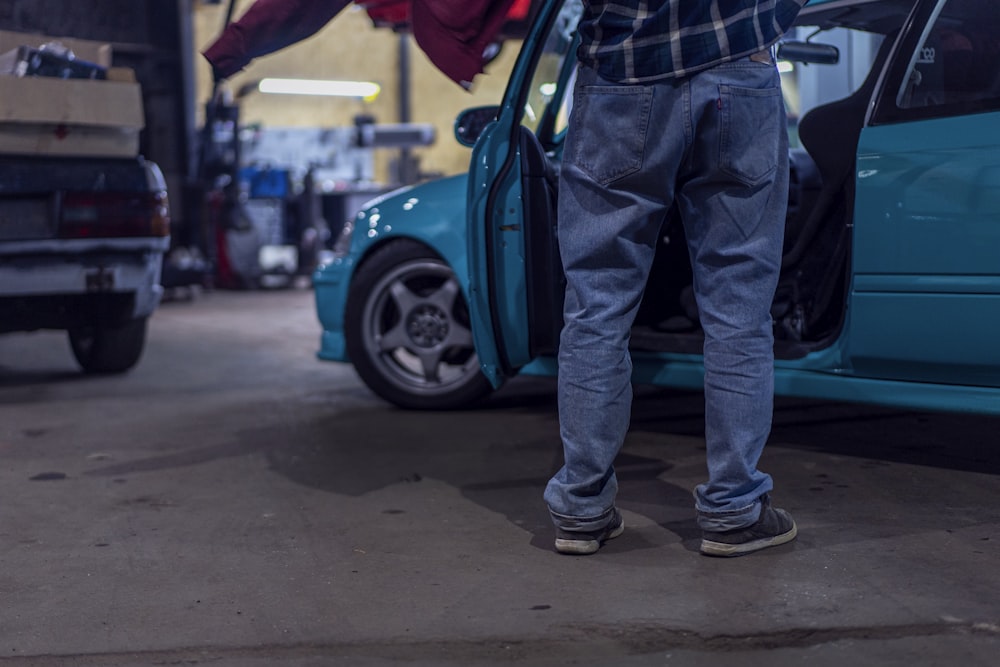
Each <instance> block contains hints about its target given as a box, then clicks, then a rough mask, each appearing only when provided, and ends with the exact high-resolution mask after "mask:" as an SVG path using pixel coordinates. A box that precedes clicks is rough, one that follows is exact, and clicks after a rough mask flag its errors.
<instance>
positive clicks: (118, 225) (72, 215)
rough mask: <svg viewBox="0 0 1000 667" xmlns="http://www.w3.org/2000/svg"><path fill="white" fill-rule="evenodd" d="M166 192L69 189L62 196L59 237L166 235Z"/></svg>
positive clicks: (168, 209)
mask: <svg viewBox="0 0 1000 667" xmlns="http://www.w3.org/2000/svg"><path fill="white" fill-rule="evenodd" d="M169 235H170V207H169V205H168V204H167V193H166V192H154V193H145V194H120V193H104V192H102V193H87V192H70V193H67V194H66V195H64V196H63V199H62V206H61V212H60V216H59V238H64V239H86V238H112V237H135V236H144V237H148V236H169Z"/></svg>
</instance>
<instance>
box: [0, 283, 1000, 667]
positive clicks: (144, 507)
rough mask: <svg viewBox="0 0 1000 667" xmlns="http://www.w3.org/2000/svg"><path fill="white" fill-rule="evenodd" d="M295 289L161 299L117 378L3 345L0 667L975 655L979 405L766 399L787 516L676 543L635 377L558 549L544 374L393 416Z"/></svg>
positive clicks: (998, 486) (663, 426) (996, 610)
mask: <svg viewBox="0 0 1000 667" xmlns="http://www.w3.org/2000/svg"><path fill="white" fill-rule="evenodd" d="M317 339H318V325H317V323H316V319H315V316H314V312H313V305H312V295H311V293H310V292H308V291H306V290H299V291H281V292H265V293H225V292H215V293H209V294H205V295H201V296H200V297H198V298H196V299H194V300H193V301H179V302H172V303H167V304H164V305H163V306H162V307H161V308H160V310H159V311H158V312H157V313H156V315H155V316H154V318H153V319H152V321H151V323H150V340H149V345H148V347H147V350H146V354H145V357H144V359H143V361H142V362H141V363H140V365H139V367H137V368H136V369H135V370H134V371H133V372H131V373H130V374H128V375H125V376H122V377H109V378H90V377H83V376H81V375H80V374H78V372H77V370H76V367H75V365H74V363H73V361H72V358H71V356H70V354H69V351H68V348H67V345H66V342H65V337H64V336H63V335H62V334H58V333H37V334H31V335H9V336H3V337H0V489H2V490H0V565H2V567H0V600H2V605H0V663H4V664H6V663H10V664H11V665H19V666H20V665H46V666H49V665H51V666H54V667H62V666H68V665H73V666H82V667H89V666H100V667H116V666H124V665H128V666H132V665H201V664H205V665H213V666H223V667H263V666H265V665H276V664H281V665H290V666H292V667H313V666H319V665H361V666H362V667H366V666H373V665H395V664H407V665H455V666H459V665H461V666H469V665H471V666H476V665H504V664H512V663H515V662H516V663H520V664H528V665H564V664H565V665H568V664H572V665H624V666H626V667H629V666H646V665H700V664H712V665H728V664H733V665H741V666H747V665H751V666H752V665H765V664H766V665H799V664H806V663H808V664H809V665H810V667H826V666H841V665H848V664H852V663H853V664H855V665H907V666H910V665H991V666H992V665H996V664H997V657H996V656H997V654H998V651H1000V503H998V500H997V499H998V498H1000V429H998V427H1000V420H997V419H995V418H986V417H977V416H969V415H953V414H930V413H915V412H903V411H895V410H888V409H883V408H873V407H858V406H850V405H843V404H832V403H823V402H815V401H779V403H778V406H777V410H776V416H775V420H776V425H775V429H774V433H773V437H772V441H771V444H770V445H769V447H768V449H767V450H766V452H765V455H764V460H763V463H762V468H764V469H765V470H767V471H769V472H771V473H772V474H773V475H774V477H775V480H776V484H777V491H776V493H775V501H776V503H777V504H779V505H781V506H784V507H786V508H788V509H789V510H790V511H792V512H793V514H794V516H795V517H796V519H797V521H798V523H799V526H800V531H801V534H800V538H799V540H798V541H796V542H795V543H793V544H790V545H787V546H783V547H778V548H775V549H772V550H769V551H767V552H762V553H759V554H755V555H753V556H749V557H746V558H741V559H733V560H718V559H709V558H705V557H702V556H699V555H698V553H697V544H698V533H697V531H696V529H695V526H694V523H693V520H692V519H693V514H692V507H691V495H690V494H691V489H692V488H693V487H694V485H695V484H697V483H698V482H699V481H701V479H702V475H703V468H704V461H703V456H704V455H703V451H702V444H701V439H700V433H701V421H702V413H701V397H700V395H698V394H692V393H681V392H670V391H662V390H653V389H644V390H640V391H639V393H638V400H637V402H636V406H635V415H634V423H633V430H632V433H631V435H630V437H629V440H628V442H627V443H626V446H625V449H624V452H623V454H622V457H621V460H620V466H619V471H620V477H621V482H622V492H621V497H620V506H621V507H622V509H623V511H624V515H625V519H626V523H627V526H628V529H627V530H626V532H625V534H624V535H623V536H622V537H621V538H619V539H618V540H615V541H614V542H611V543H609V544H608V545H607V546H606V547H605V548H604V549H602V550H601V552H599V553H598V554H597V555H595V556H591V557H586V558H579V557H578V558H574V557H567V556H560V555H558V554H556V553H554V552H553V551H552V548H551V543H552V530H551V527H550V525H549V523H548V518H547V514H546V510H545V507H544V505H543V504H542V501H541V492H542V488H543V486H544V484H545V481H546V479H547V477H548V476H549V475H550V474H551V472H552V471H553V470H554V469H555V467H556V466H557V464H558V461H559V458H560V450H559V444H558V438H557V433H558V431H557V421H556V413H555V405H554V402H553V385H552V382H551V381H549V380H537V379H536V380H532V379H522V380H519V381H515V382H512V383H511V384H510V385H508V386H507V387H506V388H505V389H504V390H503V391H501V392H500V393H498V394H497V395H496V396H495V397H494V398H493V399H492V400H491V401H490V402H489V403H488V404H487V405H485V406H483V407H482V408H479V409H476V410H473V411H464V412H451V413H415V412H406V411H400V410H397V409H394V408H392V407H390V406H388V405H386V404H385V403H383V402H381V401H380V400H378V399H376V398H375V397H374V396H373V395H372V394H371V393H370V392H368V390H367V389H366V388H365V387H364V386H363V385H361V383H360V382H359V380H358V379H357V377H356V376H355V374H354V371H353V370H352V369H351V367H349V366H344V365H340V364H331V363H325V362H320V361H317V360H316V359H315V357H314V353H315V349H316V345H317Z"/></svg>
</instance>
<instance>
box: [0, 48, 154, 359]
mask: <svg viewBox="0 0 1000 667" xmlns="http://www.w3.org/2000/svg"><path fill="white" fill-rule="evenodd" d="M55 43H58V45H59V47H60V49H66V48H68V49H70V50H72V51H73V52H76V53H77V54H82V55H81V60H85V61H87V62H88V63H96V64H97V65H98V66H99V68H100V79H101V80H91V79H88V78H61V77H59V76H51V75H50V76H37V75H24V74H23V72H21V73H12V72H9V71H8V72H5V73H0V334H3V333H8V332H14V331H34V330H37V329H61V330H65V331H67V332H68V334H69V342H70V346H71V348H72V350H73V354H74V356H75V358H76V360H77V362H78V363H79V365H80V367H81V368H82V369H83V370H84V371H86V372H89V373H121V372H124V371H127V370H129V369H130V368H132V367H133V366H134V365H135V364H136V362H138V360H139V358H140V356H141V355H142V350H143V347H144V344H145V338H146V324H147V320H148V318H149V316H150V315H151V314H152V313H153V311H154V310H155V309H156V307H157V305H158V304H159V302H160V296H161V294H162V291H163V290H162V287H161V286H160V272H161V268H162V262H163V256H164V253H166V251H167V250H168V248H169V243H170V214H169V208H168V203H167V188H166V184H165V181H164V178H163V174H162V173H161V172H160V169H159V168H158V167H157V166H156V164H154V163H153V162H151V161H148V160H145V159H143V157H142V156H140V155H139V132H140V130H141V128H142V127H143V126H144V115H143V106H142V96H141V90H140V88H139V84H138V83H136V81H135V78H134V74H133V73H132V71H131V70H121V69H116V68H112V67H110V65H111V54H110V46H108V45H106V44H100V43H96V42H87V41H83V40H75V39H72V38H68V39H67V38H50V37H45V36H40V35H27V34H19V33H10V32H5V31H0V55H3V54H4V53H5V52H6V54H8V56H9V59H11V58H15V57H17V56H18V54H24V53H26V52H29V51H30V49H36V50H37V49H45V48H46V46H47V45H49V44H55ZM25 49H28V50H29V51H25ZM30 52H31V53H41V52H40V51H30ZM68 52H69V51H65V50H62V51H60V53H68ZM43 55H44V54H43ZM73 57H74V58H75V57H76V56H75V55H74V56H73ZM22 61H23V57H22ZM22 69H23V68H22Z"/></svg>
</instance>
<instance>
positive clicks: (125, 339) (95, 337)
mask: <svg viewBox="0 0 1000 667" xmlns="http://www.w3.org/2000/svg"><path fill="white" fill-rule="evenodd" d="M146 320H147V318H145V317H140V318H137V319H134V320H129V321H128V322H126V323H125V324H123V325H120V326H107V325H94V326H85V327H79V328H73V329H70V330H69V332H68V333H69V345H70V347H71V348H72V349H73V356H74V357H75V358H76V362H77V363H78V364H80V368H82V369H83V370H84V372H86V373H124V372H125V371H127V370H129V369H130V368H132V367H133V366H135V365H136V363H137V362H138V361H139V357H141V356H142V348H143V346H144V345H145V343H146Z"/></svg>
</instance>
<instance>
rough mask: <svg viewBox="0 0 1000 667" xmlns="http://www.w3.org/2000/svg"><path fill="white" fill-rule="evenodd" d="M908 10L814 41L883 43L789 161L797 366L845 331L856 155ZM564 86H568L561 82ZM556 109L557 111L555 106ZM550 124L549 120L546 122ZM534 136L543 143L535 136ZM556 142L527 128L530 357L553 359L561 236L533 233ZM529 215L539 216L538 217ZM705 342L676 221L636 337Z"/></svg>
mask: <svg viewBox="0 0 1000 667" xmlns="http://www.w3.org/2000/svg"><path fill="white" fill-rule="evenodd" d="M910 9H912V3H908V2H902V1H901V2H898V3H879V4H878V5H877V7H876V8H875V9H873V10H872V13H871V15H870V16H867V17H862V18H859V17H858V15H857V14H856V11H855V10H856V8H855V10H851V11H853V12H854V13H851V14H849V15H845V16H839V15H837V14H836V13H831V14H828V15H824V16H823V17H822V24H821V25H819V26H818V27H817V30H816V32H815V33H813V35H812V36H811V39H815V40H816V41H817V42H822V39H823V34H822V31H823V30H824V29H827V28H835V27H840V26H843V25H850V26H851V27H853V28H860V29H862V30H865V31H866V32H869V33H871V34H874V35H877V36H881V37H882V39H881V42H880V43H879V46H878V49H877V53H876V55H875V57H874V59H873V62H872V65H871V68H870V70H869V72H868V74H867V76H866V77H865V79H864V80H863V82H862V83H861V84H860V85H859V86H857V88H856V89H855V90H854V92H852V93H851V94H849V95H848V96H846V97H844V98H842V99H838V100H835V101H832V102H829V103H826V104H822V105H820V106H817V107H815V108H813V109H811V110H810V111H808V112H807V113H806V114H805V115H803V116H802V118H801V119H800V120H799V123H798V133H799V140H800V142H801V145H802V147H801V148H798V147H796V148H792V149H791V150H790V155H789V169H790V183H789V202H788V213H787V217H786V236H785V246H784V256H783V259H782V269H781V278H780V280H779V285H778V289H777V293H776V296H775V300H774V304H773V307H772V316H773V319H774V335H775V356H776V357H777V358H786V359H793V358H798V357H802V356H805V355H806V354H808V353H809V352H811V351H813V350H816V349H819V348H822V347H824V346H827V345H829V344H830V343H831V342H832V341H833V340H834V339H835V338H836V336H837V335H838V333H839V331H840V328H841V326H842V323H843V319H844V313H845V303H846V298H847V289H848V287H849V286H848V284H847V276H848V274H849V270H848V269H849V262H850V245H851V231H850V230H851V222H852V220H851V213H852V210H853V188H854V179H853V178H851V175H852V174H853V172H854V163H855V153H856V148H857V144H858V138H859V136H860V133H861V129H862V127H863V125H864V122H865V119H866V116H867V114H868V110H869V103H870V101H871V97H872V94H873V92H874V90H875V87H876V85H877V83H878V81H879V76H880V74H881V72H882V70H883V68H884V66H885V64H886V61H887V59H888V57H889V54H890V52H891V50H892V46H893V44H894V43H895V41H896V37H897V35H898V28H899V26H900V25H901V24H902V22H903V17H905V16H906V14H907V13H908V12H909V10H910ZM563 83H565V81H563ZM550 108H551V105H550ZM550 120H551V118H550ZM536 133H537V134H536ZM558 139H559V137H558V135H557V134H555V133H554V130H553V128H552V127H548V126H546V124H545V123H544V122H542V123H541V124H539V125H538V127H537V128H536V129H535V131H532V130H531V129H529V128H527V127H523V126H522V128H521V136H520V146H521V156H522V160H521V165H522V170H523V173H524V186H525V187H524V191H525V206H526V213H527V215H526V216H525V218H526V220H528V221H529V224H528V225H527V227H528V229H527V234H526V244H527V245H528V246H529V247H528V248H527V253H526V254H527V256H528V257H529V258H531V259H530V266H529V271H528V290H527V291H528V301H529V302H528V307H529V311H530V317H529V321H530V322H531V323H532V331H531V336H530V338H531V341H532V348H533V349H532V352H533V353H534V354H536V355H539V354H553V353H554V352H555V350H556V349H557V346H558V332H559V330H560V328H561V324H562V322H561V315H560V313H561V310H562V292H563V289H564V281H563V280H562V276H561V272H560V271H559V270H558V268H556V269H555V270H553V267H558V266H559V258H558V246H557V242H556V231H555V227H554V225H551V224H541V225H540V224H530V221H532V220H549V219H552V218H554V215H552V214H550V213H547V211H554V210H555V208H556V197H557V189H558V187H557V181H558V178H557V169H558V160H554V159H553V157H557V154H558V144H559V142H558ZM532 211H533V212H532ZM703 342H704V338H703V333H702V330H701V327H700V325H699V322H698V309H697V305H696V303H695V299H694V292H693V288H692V272H691V265H690V260H689V257H688V252H687V247H686V242H685V238H684V229H683V225H682V223H681V221H680V219H679V217H678V215H676V214H675V213H674V212H671V214H669V215H668V216H667V218H666V220H665V221H664V224H663V229H662V233H661V243H660V246H659V247H658V249H657V253H656V259H655V262H654V265H653V268H652V271H651V273H650V277H649V280H648V283H647V287H646V290H645V293H644V297H643V301H642V303H641V305H640V307H639V312H638V315H637V317H636V321H635V324H634V326H633V329H632V339H631V348H632V349H633V350H635V351H652V352H677V353H692V354H699V353H701V350H702V346H703Z"/></svg>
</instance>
